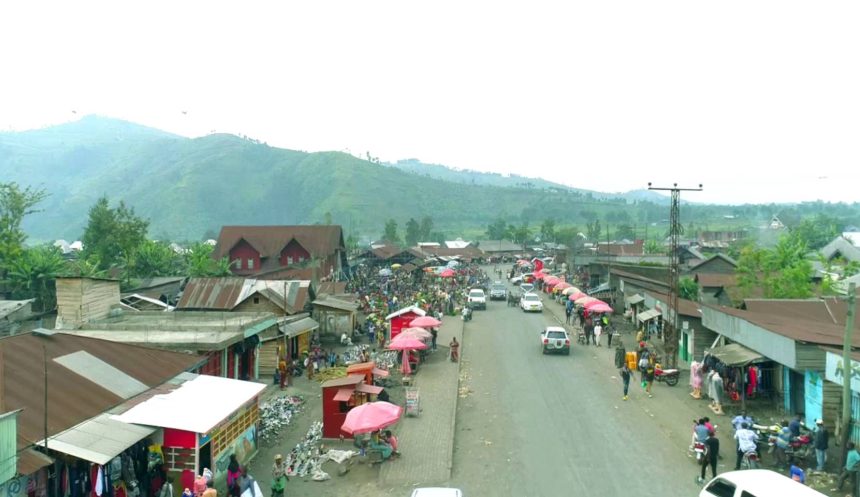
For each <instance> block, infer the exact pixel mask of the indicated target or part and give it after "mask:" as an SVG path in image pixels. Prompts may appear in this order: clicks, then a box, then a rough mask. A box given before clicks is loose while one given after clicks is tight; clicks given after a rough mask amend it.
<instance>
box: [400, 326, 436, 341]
mask: <svg viewBox="0 0 860 497" xmlns="http://www.w3.org/2000/svg"><path fill="white" fill-rule="evenodd" d="M402 336H408V337H409V338H415V339H417V340H424V339H425V338H433V334H432V333H430V332H429V331H427V330H425V329H424V328H406V329H404V330H402V331H401V332H400V334H399V335H397V337H395V340H397V339H398V338H400V337H402Z"/></svg>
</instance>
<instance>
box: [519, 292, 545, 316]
mask: <svg viewBox="0 0 860 497" xmlns="http://www.w3.org/2000/svg"><path fill="white" fill-rule="evenodd" d="M520 309H522V310H523V312H530V311H534V312H543V302H541V300H540V297H539V296H538V295H537V294H535V293H524V294H523V296H522V298H520Z"/></svg>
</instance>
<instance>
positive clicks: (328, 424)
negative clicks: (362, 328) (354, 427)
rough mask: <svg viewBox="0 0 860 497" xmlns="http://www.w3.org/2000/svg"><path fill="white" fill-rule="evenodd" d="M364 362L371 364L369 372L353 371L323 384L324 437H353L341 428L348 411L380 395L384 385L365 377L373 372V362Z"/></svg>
mask: <svg viewBox="0 0 860 497" xmlns="http://www.w3.org/2000/svg"><path fill="white" fill-rule="evenodd" d="M364 364H370V365H371V367H370V370H369V371H368V372H367V373H353V374H350V375H348V376H346V377H344V378H337V379H334V380H329V381H327V382H325V383H323V384H322V408H323V438H339V437H341V436H342V437H344V438H352V435H350V434H349V433H345V432H343V431H341V430H340V427H341V426H343V422H344V421H345V420H346V413H348V412H349V411H350V409H352V408H353V407H356V406H360V405H362V404H364V403H366V402H370V401H371V398H370V397H371V395H378V394H379V392H381V391H382V387H377V386H375V385H372V384H368V383H365V379H366V378H368V376H370V375H371V374H372V371H373V363H372V362H371V363H364ZM356 366H357V365H356ZM371 379H372V378H371Z"/></svg>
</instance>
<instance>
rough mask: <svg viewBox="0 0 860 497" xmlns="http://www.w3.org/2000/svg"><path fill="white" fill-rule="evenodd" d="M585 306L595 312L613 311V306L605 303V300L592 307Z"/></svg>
mask: <svg viewBox="0 0 860 497" xmlns="http://www.w3.org/2000/svg"><path fill="white" fill-rule="evenodd" d="M585 308H586V309H588V310H589V311H590V312H593V313H595V314H603V313H604V312H612V308H611V307H609V306H608V305H607V304H604V303H603V302H601V303H599V304H595V305H593V306H591V307H589V306H585Z"/></svg>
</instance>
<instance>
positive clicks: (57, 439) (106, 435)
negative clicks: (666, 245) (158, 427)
mask: <svg viewBox="0 0 860 497" xmlns="http://www.w3.org/2000/svg"><path fill="white" fill-rule="evenodd" d="M154 432H155V428H152V427H150V426H140V425H135V424H128V423H123V422H122V421H117V420H115V419H112V416H111V415H110V414H107V413H105V414H99V415H98V416H96V417H94V418H91V419H88V420H86V421H84V422H83V423H81V424H79V425H77V426H74V427H72V428H69V429H68V430H66V431H64V432H62V433H59V434H57V435H54V436H52V437H50V439H49V440H48V446H49V447H50V448H51V450H56V451H57V452H62V453H63V454H68V455H70V456H74V457H77V458H79V459H84V460H85V461H89V462H93V463H96V464H99V465H102V466H104V465H105V464H107V463H108V461H110V460H111V459H113V458H114V457H116V456H118V455H120V454H121V453H122V452H123V451H125V450H126V449H128V448H129V447H131V446H132V445H134V444H135V443H137V442H139V441H140V440H143V439H144V438H146V437H148V436H149V435H151V434H153V433H154ZM44 443H45V441H44V440H41V441H39V442H37V443H36V445H44Z"/></svg>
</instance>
